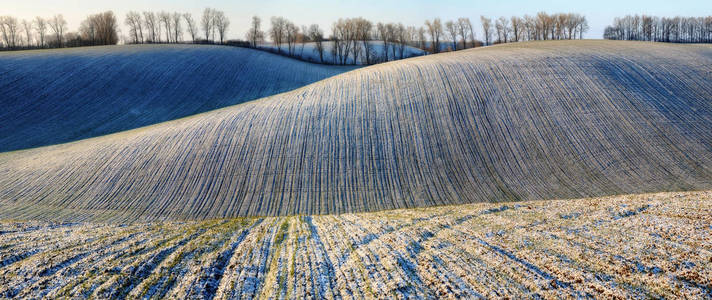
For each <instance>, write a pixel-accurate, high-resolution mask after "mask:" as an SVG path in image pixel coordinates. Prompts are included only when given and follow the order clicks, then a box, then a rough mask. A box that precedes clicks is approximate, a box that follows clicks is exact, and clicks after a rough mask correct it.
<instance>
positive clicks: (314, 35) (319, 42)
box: [308, 24, 324, 63]
mask: <svg viewBox="0 0 712 300" xmlns="http://www.w3.org/2000/svg"><path fill="white" fill-rule="evenodd" d="M308 34H309V38H310V39H311V40H312V41H314V46H315V48H314V51H316V52H317V53H318V54H319V61H320V62H321V63H324V31H322V30H321V28H319V25H317V24H312V25H311V26H309V33H308Z"/></svg>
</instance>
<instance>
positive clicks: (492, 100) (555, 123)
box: [0, 41, 712, 222]
mask: <svg viewBox="0 0 712 300" xmlns="http://www.w3.org/2000/svg"><path fill="white" fill-rule="evenodd" d="M201 49H202V48H201ZM221 51H222V50H221ZM224 51H236V50H234V49H232V48H229V49H228V50H224ZM255 55H257V57H263V56H262V55H268V54H266V53H265V54H262V53H260V54H255ZM240 57H242V56H240ZM278 59H283V58H276V57H273V56H270V58H269V59H267V60H268V61H269V62H272V61H277V60H278ZM265 63H268V62H265ZM211 65H212V64H211ZM278 65H280V66H281V65H282V64H281V63H280V64H278ZM280 72H281V71H280ZM291 72H296V71H290V72H287V73H285V74H289V73H291ZM710 74H712V47H710V46H709V45H674V44H651V43H636V42H614V41H554V42H529V43H513V44H506V45H501V46H493V47H482V48H476V49H473V50H466V51H458V52H453V53H446V54H439V55H429V56H425V57H419V58H414V59H406V60H401V61H396V62H392V63H386V64H380V65H376V66H371V67H365V68H361V69H358V70H355V71H352V72H347V73H343V74H341V75H339V76H335V77H331V78H329V79H326V80H322V81H319V82H317V83H315V84H312V85H309V86H306V87H304V88H300V89H297V90H294V91H291V92H288V93H283V94H279V95H276V96H272V97H268V98H264V99H260V100H257V101H251V102H247V103H243V104H240V105H236V106H231V107H228V108H224V109H221V110H216V111H211V112H207V113H204V114H200V115H195V116H191V117H188V118H184V119H180V120H176V121H171V122H165V123H160V124H157V125H154V126H150V127H143V128H139V129H136V130H132V131H126V132H121V133H118V134H114V135H108V136H103V137H98V138H94V139H88V140H82V141H78V142H74V143H69V144H63V145H57V146H50V147H43V148H36V149H31V150H26V151H17V152H12V153H3V154H0V206H2V207H3V209H2V210H0V218H22V219H28V218H29V219H34V218H39V219H45V220H64V221H67V220H75V221H89V220H107V221H120V222H123V221H135V220H143V221H150V220H201V219H213V218H226V217H228V218H229V217H237V216H264V215H270V216H275V215H294V214H305V215H311V214H328V213H345V212H362V211H377V210H383V209H395V208H406V207H423V206H431V205H447V204H458V203H473V202H502V201H517V200H538V199H557V198H559V199H561V198H580V197H590V196H604V195H612V194H627V193H643V192H656V191H679V190H703V189H712V101H710V99H712V80H710ZM299 75H300V76H301V74H299ZM265 76H267V75H265ZM285 76H286V75H285ZM295 76H296V75H295ZM249 78H253V79H254V77H249ZM257 78H259V77H257ZM254 80H256V82H260V81H261V80H257V79H254ZM251 82H252V81H251ZM55 117H56V118H59V117H58V116H56V115H49V114H48V118H55ZM65 117H66V116H65ZM62 118H64V117H62ZM3 128H5V127H3Z"/></svg>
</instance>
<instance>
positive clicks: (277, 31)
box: [269, 17, 288, 52]
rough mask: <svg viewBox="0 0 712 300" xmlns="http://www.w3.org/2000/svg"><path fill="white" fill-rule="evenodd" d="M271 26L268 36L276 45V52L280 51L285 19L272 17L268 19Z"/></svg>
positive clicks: (284, 30) (284, 32)
mask: <svg viewBox="0 0 712 300" xmlns="http://www.w3.org/2000/svg"><path fill="white" fill-rule="evenodd" d="M270 22H271V23H272V28H270V32H269V36H270V38H271V39H272V43H274V44H275V45H277V52H282V41H283V39H284V37H285V36H286V26H287V22H288V21H287V19H285V18H283V17H272V19H270Z"/></svg>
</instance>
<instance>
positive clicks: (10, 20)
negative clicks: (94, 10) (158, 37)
mask: <svg viewBox="0 0 712 300" xmlns="http://www.w3.org/2000/svg"><path fill="white" fill-rule="evenodd" d="M0 37H1V39H0V49H2V48H4V49H8V50H21V49H37V48H63V47H80V46H97V45H115V44H117V43H118V42H119V34H118V22H117V21H116V16H115V15H114V13H113V12H112V11H106V12H103V13H98V14H94V15H90V16H88V17H87V18H86V19H85V20H84V21H82V23H81V24H80V26H79V30H78V32H67V21H66V20H65V19H64V16H62V15H61V14H58V15H54V16H52V17H50V18H43V17H39V16H38V17H35V19H33V20H21V21H19V20H18V19H17V18H14V17H12V16H0Z"/></svg>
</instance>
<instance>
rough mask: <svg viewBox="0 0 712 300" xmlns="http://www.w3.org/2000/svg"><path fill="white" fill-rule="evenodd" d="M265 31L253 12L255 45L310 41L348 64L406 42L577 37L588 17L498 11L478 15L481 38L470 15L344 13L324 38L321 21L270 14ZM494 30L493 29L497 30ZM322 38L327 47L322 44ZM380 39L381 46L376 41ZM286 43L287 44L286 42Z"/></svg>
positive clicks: (436, 47)
mask: <svg viewBox="0 0 712 300" xmlns="http://www.w3.org/2000/svg"><path fill="white" fill-rule="evenodd" d="M270 21H271V22H270V25H271V26H270V28H269V29H268V31H267V34H265V32H263V31H262V29H261V26H262V20H261V19H260V18H259V17H257V16H255V17H253V18H252V22H251V26H250V29H249V30H248V32H247V35H246V36H247V39H248V41H249V43H250V45H251V46H252V47H257V46H258V45H259V44H260V43H261V42H263V41H264V40H265V38H266V37H269V39H271V41H272V43H273V44H274V45H275V46H276V48H277V49H276V51H278V52H280V53H282V49H283V48H284V53H285V54H287V55H291V56H294V55H295V52H296V50H297V45H298V44H300V43H301V44H302V49H303V47H304V46H303V45H304V43H307V42H313V43H315V47H314V51H316V52H317V53H318V55H319V59H320V62H322V63H334V64H346V63H347V62H348V61H352V62H356V61H359V59H361V60H362V61H364V62H365V63H366V64H372V63H378V62H383V61H390V60H394V59H401V58H404V57H406V56H407V54H408V51H407V47H408V46H411V47H416V48H420V49H423V50H426V51H429V52H431V53H438V52H441V51H454V50H461V49H467V48H472V47H477V46H480V45H483V44H484V45H490V44H496V43H508V42H519V41H527V40H553V39H576V38H578V39H581V38H583V34H584V33H585V32H587V31H588V22H587V20H586V17H584V16H582V15H579V14H573V13H566V14H565V13H559V14H552V15H550V14H547V13H544V12H540V13H538V14H537V15H536V16H534V17H532V16H528V15H526V16H524V17H517V16H515V17H511V18H504V17H500V18H498V19H496V20H494V21H493V20H492V19H490V18H486V17H484V16H483V17H481V18H480V21H481V23H482V32H483V38H484V41H479V40H477V38H476V34H475V28H474V26H473V24H472V21H470V19H469V18H464V17H463V18H458V19H457V20H450V21H446V22H444V23H443V22H442V21H441V20H440V19H439V18H435V19H432V20H426V21H425V23H424V26H421V27H415V26H404V25H403V24H402V23H380V22H379V23H374V22H371V21H369V20H366V19H364V18H346V19H339V20H338V21H336V22H334V24H333V25H332V28H331V35H330V36H329V37H328V38H327V37H326V36H325V34H324V32H323V30H322V29H321V28H319V25H317V24H313V25H310V26H308V27H307V26H302V27H299V26H297V25H295V24H294V23H292V22H291V21H289V20H287V19H285V18H283V17H272V18H271V20H270ZM495 34H496V35H495ZM324 41H329V42H331V45H330V46H331V47H330V48H329V47H324ZM376 41H378V42H379V43H378V44H379V45H380V47H376V43H375V42H376ZM285 44H286V45H285ZM325 51H330V52H329V54H331V59H332V61H327V59H326V57H327V56H326V55H325Z"/></svg>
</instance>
